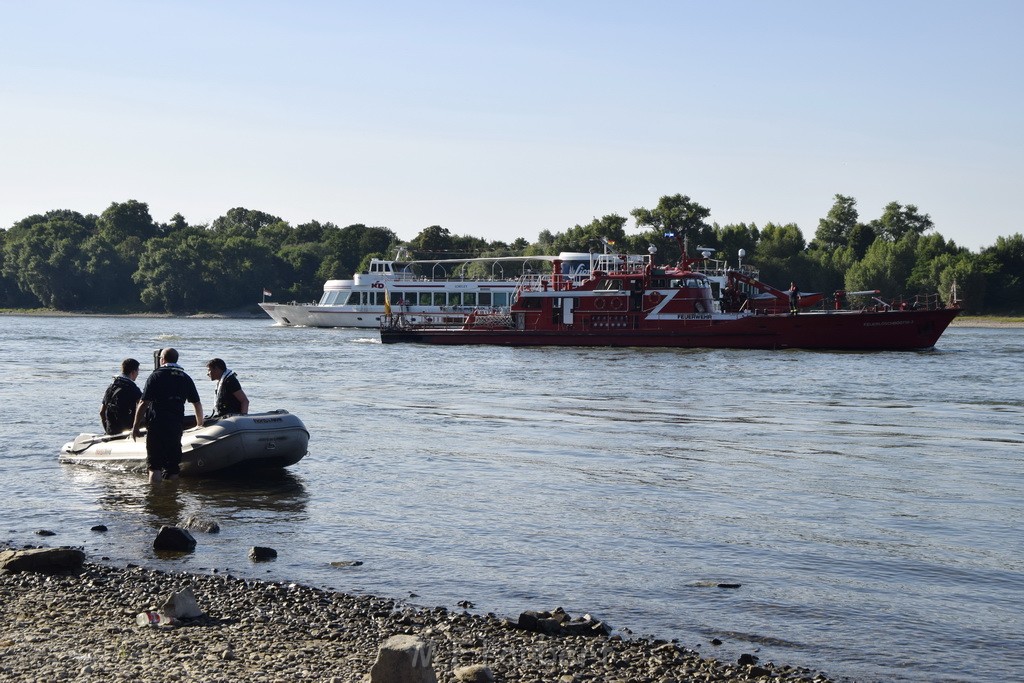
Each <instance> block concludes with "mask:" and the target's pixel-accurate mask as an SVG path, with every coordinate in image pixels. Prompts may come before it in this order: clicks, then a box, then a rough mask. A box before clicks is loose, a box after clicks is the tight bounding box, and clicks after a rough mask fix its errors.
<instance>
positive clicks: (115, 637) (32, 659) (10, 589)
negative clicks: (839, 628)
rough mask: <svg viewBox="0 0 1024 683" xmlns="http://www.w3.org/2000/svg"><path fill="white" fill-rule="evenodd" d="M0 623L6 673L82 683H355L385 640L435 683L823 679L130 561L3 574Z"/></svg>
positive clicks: (823, 681)
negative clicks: (185, 611)
mask: <svg viewBox="0 0 1024 683" xmlns="http://www.w3.org/2000/svg"><path fill="white" fill-rule="evenodd" d="M185 588H189V589H191V590H192V592H193V593H194V595H195V598H196V602H197V604H198V606H199V607H200V608H201V610H202V611H203V613H204V614H203V616H201V617H197V618H194V619H182V620H181V621H180V623H177V624H175V625H173V626H169V627H161V628H147V627H139V626H137V625H136V619H135V615H136V614H138V613H139V612H143V611H146V610H149V609H153V608H154V606H156V605H159V604H160V603H161V602H162V601H163V600H164V599H166V598H167V596H168V595H170V594H171V593H174V592H177V591H181V590H184V589H185ZM0 623H2V624H4V630H3V635H2V638H0V646H2V653H0V654H2V656H0V680H4V681H56V680H68V679H69V670H70V671H72V672H73V674H72V676H71V677H73V678H74V679H75V680H76V681H86V682H88V681H97V682H98V681H112V680H113V681H134V680H157V679H159V680H160V681H191V680H204V681H238V680H242V681H255V682H259V681H284V680H293V681H299V680H301V681H325V682H326V681H355V680H363V677H364V676H365V675H366V674H367V673H369V671H370V668H371V667H372V666H373V663H374V661H375V660H376V657H377V651H378V649H379V648H380V646H381V644H382V643H384V641H386V640H387V639H388V638H389V637H391V636H393V635H397V634H408V635H418V636H420V637H421V638H423V639H424V640H426V641H429V643H430V644H431V646H432V648H433V649H432V652H433V658H432V662H431V663H432V665H433V668H434V671H435V672H436V674H437V679H438V681H440V682H441V683H453V682H454V681H456V680H457V679H456V676H455V673H454V672H455V671H456V670H459V671H460V673H462V674H463V676H467V673H468V672H469V671H474V672H478V673H479V675H480V676H481V677H486V676H487V675H488V674H490V675H493V680H497V681H502V682H504V683H527V682H529V683H533V682H534V681H547V682H550V681H558V682H559V683H573V682H587V683H589V682H597V681H607V682H611V681H624V682H625V681H628V682H630V683H662V682H663V683H672V682H674V681H688V682H695V681H717V682H725V683H741V682H752V681H760V682H764V681H778V682H783V681H785V682H788V681H816V682H817V683H829V679H828V678H827V677H826V676H825V675H824V674H822V673H821V672H818V671H812V670H808V669H800V668H795V667H788V666H779V667H776V666H775V665H774V664H772V663H764V664H758V665H746V666H744V665H737V664H731V663H727V662H720V661H717V660H715V659H711V658H706V657H702V656H701V655H700V654H699V653H697V652H695V651H693V650H689V649H687V648H684V647H682V646H679V645H675V644H672V645H667V644H666V643H665V641H658V640H648V639H643V638H621V637H619V636H615V637H611V638H609V637H605V636H598V637H584V636H549V635H544V634H539V633H530V632H526V631H523V630H520V629H518V628H516V627H515V626H514V624H513V623H512V622H511V621H510V620H508V619H503V618H500V617H497V616H495V615H486V616H485V615H479V614H471V613H469V612H455V611H449V610H447V609H445V608H443V607H439V608H414V607H410V606H407V605H404V604H402V603H401V602H400V601H395V600H393V599H387V598H379V597H374V596H367V595H348V594H345V593H338V592H333V591H325V590H322V589H318V588H311V587H306V586H300V585H297V584H292V583H278V582H260V581H255V580H251V579H237V578H233V577H231V576H229V575H227V574H223V573H220V574H210V575H207V574H190V573H184V572H183V573H178V572H160V571H156V570H150V569H145V568H142V567H138V566H132V565H129V566H127V567H124V568H118V567H111V566H106V565H100V564H93V563H89V562H87V563H86V564H85V565H84V566H83V568H82V569H81V571H80V572H78V573H76V574H73V575H53V576H48V575H42V574H33V573H25V572H23V573H12V572H7V571H0ZM69 667H72V668H70V669H69ZM484 672H486V674H485V673H484ZM484 679H485V680H486V678H484ZM477 680H480V678H478V679H477Z"/></svg>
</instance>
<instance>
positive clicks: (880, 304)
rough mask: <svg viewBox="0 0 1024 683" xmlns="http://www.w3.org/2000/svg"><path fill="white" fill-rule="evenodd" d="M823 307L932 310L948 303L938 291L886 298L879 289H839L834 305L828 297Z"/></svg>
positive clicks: (834, 308)
mask: <svg viewBox="0 0 1024 683" xmlns="http://www.w3.org/2000/svg"><path fill="white" fill-rule="evenodd" d="M822 307H823V308H824V309H825V310H836V311H839V310H847V311H883V312H884V311H920V310H925V311H932V310H937V309H941V308H945V307H946V304H945V303H944V302H943V301H942V297H941V296H939V294H938V293H931V294H914V295H908V296H898V297H896V298H894V299H885V298H882V296H881V292H880V291H879V290H877V289H873V290H865V291H861V292H846V291H838V292H836V293H835V296H834V299H833V304H832V307H831V308H830V307H829V302H828V301H827V299H823V300H822Z"/></svg>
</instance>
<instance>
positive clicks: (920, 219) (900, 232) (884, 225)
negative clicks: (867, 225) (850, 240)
mask: <svg viewBox="0 0 1024 683" xmlns="http://www.w3.org/2000/svg"><path fill="white" fill-rule="evenodd" d="M933 227H935V225H934V224H933V223H932V219H931V217H930V216H929V215H928V214H923V215H922V214H920V213H918V210H917V207H916V206H914V205H913V204H907V205H906V206H902V205H901V204H900V203H899V202H889V203H888V204H886V206H885V209H884V210H883V211H882V217H881V218H878V219H876V220H873V221H871V228H872V229H873V230H874V231H875V234H876V235H878V236H879V237H882V238H883V239H887V240H889V241H890V242H899V241H900V240H901V239H903V237H904V236H906V235H911V234H913V235H923V234H924V233H925V232H927V231H928V230H931V229H932V228H933Z"/></svg>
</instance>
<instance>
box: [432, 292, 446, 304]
mask: <svg viewBox="0 0 1024 683" xmlns="http://www.w3.org/2000/svg"><path fill="white" fill-rule="evenodd" d="M434 305H435V306H444V292H434Z"/></svg>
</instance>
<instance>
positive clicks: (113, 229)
mask: <svg viewBox="0 0 1024 683" xmlns="http://www.w3.org/2000/svg"><path fill="white" fill-rule="evenodd" d="M96 228H97V232H98V234H99V236H100V237H102V238H103V239H105V240H107V242H109V243H110V244H112V245H114V247H115V248H117V249H120V248H122V246H123V245H125V244H126V243H127V240H128V238H130V237H135V238H137V239H136V240H135V241H134V242H132V244H141V243H143V242H145V241H146V240H148V239H150V238H153V237H156V236H157V227H156V224H155V223H153V217H152V216H150V215H149V205H148V204H145V203H143V202H139V201H136V200H134V199H130V200H128V201H127V202H123V203H120V204H119V203H117V202H112V203H111V204H110V206H108V207H107V209H106V210H105V211H104V212H103V213H101V214H100V217H99V219H97V221H96ZM133 256H137V254H133Z"/></svg>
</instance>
